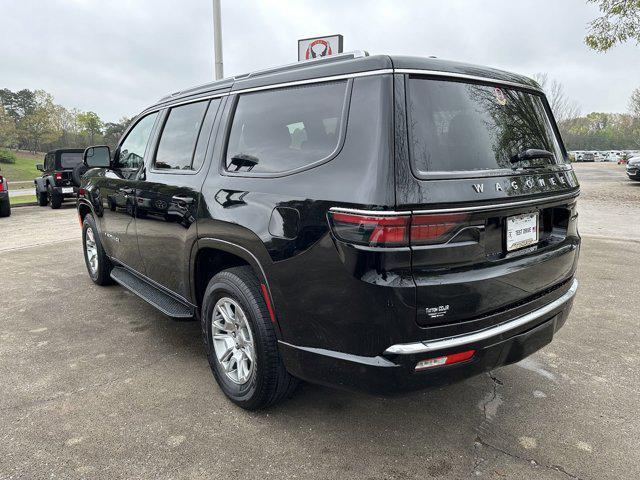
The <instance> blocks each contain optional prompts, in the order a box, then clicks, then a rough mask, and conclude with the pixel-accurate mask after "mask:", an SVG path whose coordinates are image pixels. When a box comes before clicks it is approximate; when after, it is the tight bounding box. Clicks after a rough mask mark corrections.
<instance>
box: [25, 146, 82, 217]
mask: <svg viewBox="0 0 640 480" xmlns="http://www.w3.org/2000/svg"><path fill="white" fill-rule="evenodd" d="M83 151H84V150H82V149H78V148H64V149H59V150H52V151H51V152H48V153H47V154H46V155H45V157H44V164H41V163H39V164H37V165H36V168H37V169H38V170H40V171H41V172H42V176H41V177H38V178H36V179H35V180H34V181H33V183H34V184H35V187H36V199H37V200H38V205H40V206H41V207H45V206H47V204H49V205H51V208H60V206H61V205H62V202H63V201H64V199H65V198H75V197H76V194H77V193H78V186H79V185H80V176H81V175H82V174H83V173H84V172H85V171H86V168H85V166H84V164H83V163H82V152H83Z"/></svg>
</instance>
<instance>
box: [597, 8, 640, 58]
mask: <svg viewBox="0 0 640 480" xmlns="http://www.w3.org/2000/svg"><path fill="white" fill-rule="evenodd" d="M587 2H589V3H595V4H596V5H598V8H599V9H600V12H601V13H602V15H601V16H600V17H598V18H596V19H595V20H593V21H592V22H590V23H589V34H588V35H587V36H586V38H585V43H586V44H587V45H588V46H589V48H592V49H594V50H597V51H599V52H606V51H607V50H609V49H611V48H612V47H613V46H614V45H616V44H618V43H624V42H627V41H629V40H635V42H636V44H640V0H587Z"/></svg>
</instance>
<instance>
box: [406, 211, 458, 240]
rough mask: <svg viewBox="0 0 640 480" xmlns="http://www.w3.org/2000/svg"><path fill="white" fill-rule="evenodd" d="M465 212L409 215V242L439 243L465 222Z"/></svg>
mask: <svg viewBox="0 0 640 480" xmlns="http://www.w3.org/2000/svg"><path fill="white" fill-rule="evenodd" d="M467 218H469V215H468V214H467V213H438V214H433V215H413V216H412V217H411V244H412V245H426V244H431V243H441V242H443V241H446V240H448V239H449V238H450V235H451V234H452V233H455V231H456V230H458V228H460V227H461V226H462V225H464V223H465V222H466V220H467Z"/></svg>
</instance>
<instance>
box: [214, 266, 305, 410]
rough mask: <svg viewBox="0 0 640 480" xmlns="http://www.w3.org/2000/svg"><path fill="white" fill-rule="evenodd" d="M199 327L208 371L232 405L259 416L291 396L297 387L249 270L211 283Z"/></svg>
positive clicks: (241, 269) (235, 271)
mask: <svg viewBox="0 0 640 480" xmlns="http://www.w3.org/2000/svg"><path fill="white" fill-rule="evenodd" d="M202 322H203V332H206V333H205V334H206V335H207V341H206V345H207V357H208V360H209V365H210V366H211V370H212V372H213V375H214V377H215V379H216V381H217V382H218V385H219V386H220V388H221V389H222V391H223V392H224V394H225V395H226V396H227V397H229V399H230V400H231V401H232V402H234V403H235V404H237V405H239V406H240V407H242V408H244V409H246V410H258V409H262V408H266V407H268V406H271V405H273V404H276V403H278V402H280V401H281V400H283V399H284V398H285V397H287V396H290V395H291V394H292V393H293V391H294V390H295V387H296V386H297V383H298V381H297V379H295V378H294V377H292V376H291V375H290V374H289V373H288V372H287V371H286V369H285V367H284V364H283V363H282V359H281V358H280V354H279V353H278V341H277V338H276V333H275V329H274V326H273V324H272V323H271V318H270V316H269V312H268V310H267V305H266V304H265V301H264V298H263V297H262V293H261V290H260V283H259V281H258V279H257V278H256V276H255V274H254V273H253V270H252V269H251V268H250V267H235V268H230V269H229V270H225V271H223V272H220V273H218V274H217V275H215V276H214V277H213V278H212V279H211V281H210V282H209V285H208V287H207V290H206V291H205V294H204V302H203V306H202Z"/></svg>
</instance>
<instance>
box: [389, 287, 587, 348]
mask: <svg viewBox="0 0 640 480" xmlns="http://www.w3.org/2000/svg"><path fill="white" fill-rule="evenodd" d="M576 290H578V281H577V280H574V281H573V283H572V284H571V288H569V290H568V291H567V293H565V294H564V295H562V296H561V297H560V298H558V299H557V300H554V301H553V302H551V303H549V304H547V305H545V306H544V307H542V308H539V309H538V310H534V311H533V312H530V313H527V314H526V315H523V316H521V317H518V318H515V319H513V320H510V321H508V322H505V323H501V324H499V325H496V326H494V327H489V328H486V329H484V330H479V331H477V332H473V333H468V334H465V335H459V336H456V337H447V338H439V339H435V340H425V341H424V342H415V343H400V344H397V345H392V346H390V347H389V348H387V349H386V350H385V351H384V353H385V355H394V354H395V355H411V354H415V353H426V352H433V351H436V350H443V349H446V348H455V347H460V346H462V345H467V344H471V343H475V342H481V341H483V340H487V339H488V338H491V337H495V336H498V335H502V334H503V333H507V332H509V331H510V330H514V329H516V328H519V327H521V326H523V325H526V324H527V323H530V322H533V321H535V320H537V319H539V318H540V317H544V316H545V315H547V314H548V313H550V312H552V311H553V310H555V309H556V308H558V307H561V306H562V305H564V304H565V303H567V302H568V301H569V300H571V299H572V298H573V296H574V295H575V294H576Z"/></svg>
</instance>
